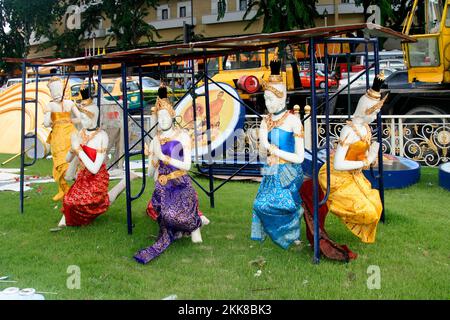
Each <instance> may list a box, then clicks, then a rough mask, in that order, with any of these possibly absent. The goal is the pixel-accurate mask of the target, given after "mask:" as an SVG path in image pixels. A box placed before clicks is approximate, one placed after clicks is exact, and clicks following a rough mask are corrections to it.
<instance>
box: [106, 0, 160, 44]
mask: <svg viewBox="0 0 450 320" xmlns="http://www.w3.org/2000/svg"><path fill="white" fill-rule="evenodd" d="M157 4H158V0H103V5H102V9H103V11H104V13H105V15H106V17H107V18H109V19H111V28H110V29H109V31H111V32H112V33H113V35H112V36H111V37H110V40H116V46H117V48H119V49H122V50H126V49H132V48H136V47H138V46H139V42H140V40H141V39H142V38H146V39H147V44H148V45H151V44H152V43H154V35H156V36H157V37H160V35H159V33H158V31H157V30H156V28H155V27H153V26H152V25H150V24H148V23H147V22H146V21H145V20H144V19H145V17H146V16H147V15H148V9H149V8H153V9H156V6H157ZM108 43H109V42H108Z"/></svg>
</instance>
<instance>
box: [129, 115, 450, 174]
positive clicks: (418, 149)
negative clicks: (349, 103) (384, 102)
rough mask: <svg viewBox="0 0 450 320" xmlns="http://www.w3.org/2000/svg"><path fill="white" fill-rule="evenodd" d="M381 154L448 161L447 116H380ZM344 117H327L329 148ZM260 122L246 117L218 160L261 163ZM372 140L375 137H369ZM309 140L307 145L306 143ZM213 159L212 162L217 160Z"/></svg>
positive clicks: (321, 133) (321, 135)
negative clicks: (381, 128) (329, 138)
mask: <svg viewBox="0 0 450 320" xmlns="http://www.w3.org/2000/svg"><path fill="white" fill-rule="evenodd" d="M382 118H383V130H382V132H383V145H382V148H383V152H384V153H388V154H391V155H396V156H401V157H405V158H408V159H411V160H414V161H417V162H419V163H420V164H421V165H425V166H430V167H435V166H438V165H439V164H441V163H444V162H448V161H450V154H449V151H450V115H443V116H430V115H414V116H409V115H398V116H383V117H382ZM347 120H348V117H346V116H330V135H331V144H332V145H333V146H336V144H337V141H338V140H339V134H340V131H341V129H342V127H343V126H344V125H345V123H346V121H347ZM324 122H325V117H324V116H319V117H318V124H317V126H318V128H317V132H318V139H317V141H318V143H319V146H322V145H323V144H324V143H325V124H324ZM259 125H260V120H259V119H258V117H256V116H251V115H249V116H246V121H245V124H244V128H243V129H241V130H239V131H237V132H235V140H234V144H230V145H228V146H227V148H226V149H225V152H224V153H222V155H223V156H221V157H219V158H221V159H222V160H224V161H226V162H227V163H229V162H230V159H234V160H238V161H239V160H242V161H244V160H248V159H254V160H253V161H252V162H260V161H264V155H262V156H261V157H260V156H259V140H258V129H259ZM308 125H309V124H308V123H305V139H306V140H307V141H306V143H305V145H306V146H307V147H308V145H310V141H311V136H310V132H311V130H308V129H307V127H308ZM145 127H146V128H150V117H148V116H146V125H145ZM133 132H134V131H133V123H131V122H130V143H132V141H133ZM372 139H374V140H375V139H376V133H375V134H374V136H373V137H372ZM308 140H309V141H308ZM219 158H218V157H215V160H216V161H217V160H219Z"/></svg>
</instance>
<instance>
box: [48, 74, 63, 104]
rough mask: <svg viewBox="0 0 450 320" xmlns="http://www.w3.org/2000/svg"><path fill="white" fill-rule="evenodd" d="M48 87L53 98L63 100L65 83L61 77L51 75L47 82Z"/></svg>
mask: <svg viewBox="0 0 450 320" xmlns="http://www.w3.org/2000/svg"><path fill="white" fill-rule="evenodd" d="M47 87H48V88H49V90H50V95H51V97H52V98H53V100H61V98H62V94H63V83H62V81H61V78H58V77H55V76H54V77H51V78H50V80H49V81H48V83H47Z"/></svg>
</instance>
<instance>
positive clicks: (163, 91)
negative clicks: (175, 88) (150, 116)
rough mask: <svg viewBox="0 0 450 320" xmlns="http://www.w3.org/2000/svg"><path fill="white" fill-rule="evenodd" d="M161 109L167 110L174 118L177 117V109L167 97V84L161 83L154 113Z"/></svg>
mask: <svg viewBox="0 0 450 320" xmlns="http://www.w3.org/2000/svg"><path fill="white" fill-rule="evenodd" d="M160 110H167V111H168V112H169V114H170V116H171V117H172V118H174V117H175V110H174V109H173V106H172V103H171V102H170V101H169V99H168V98H167V87H166V86H165V85H161V86H160V87H159V89H158V98H156V103H155V106H154V107H153V108H152V113H156V112H158V111H160Z"/></svg>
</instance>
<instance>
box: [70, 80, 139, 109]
mask: <svg viewBox="0 0 450 320" xmlns="http://www.w3.org/2000/svg"><path fill="white" fill-rule="evenodd" d="M87 85H88V82H87V81H86V80H85V81H84V82H83V83H78V84H75V85H73V86H72V87H71V94H72V100H81V94H80V89H81V87H85V86H87ZM102 86H103V87H104V88H105V89H106V90H107V91H108V92H109V93H110V94H111V95H110V94H108V92H104V93H103V97H104V98H105V99H106V100H110V101H112V100H114V99H113V98H112V97H111V96H113V97H114V98H115V99H117V100H119V101H121V100H123V94H122V78H103V79H102ZM91 90H93V91H94V92H96V91H97V83H96V82H93V84H92V88H91ZM127 102H128V109H129V110H131V111H134V110H137V109H139V108H140V106H141V100H140V90H139V83H138V82H137V81H135V80H133V79H132V78H131V77H128V79H127Z"/></svg>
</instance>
